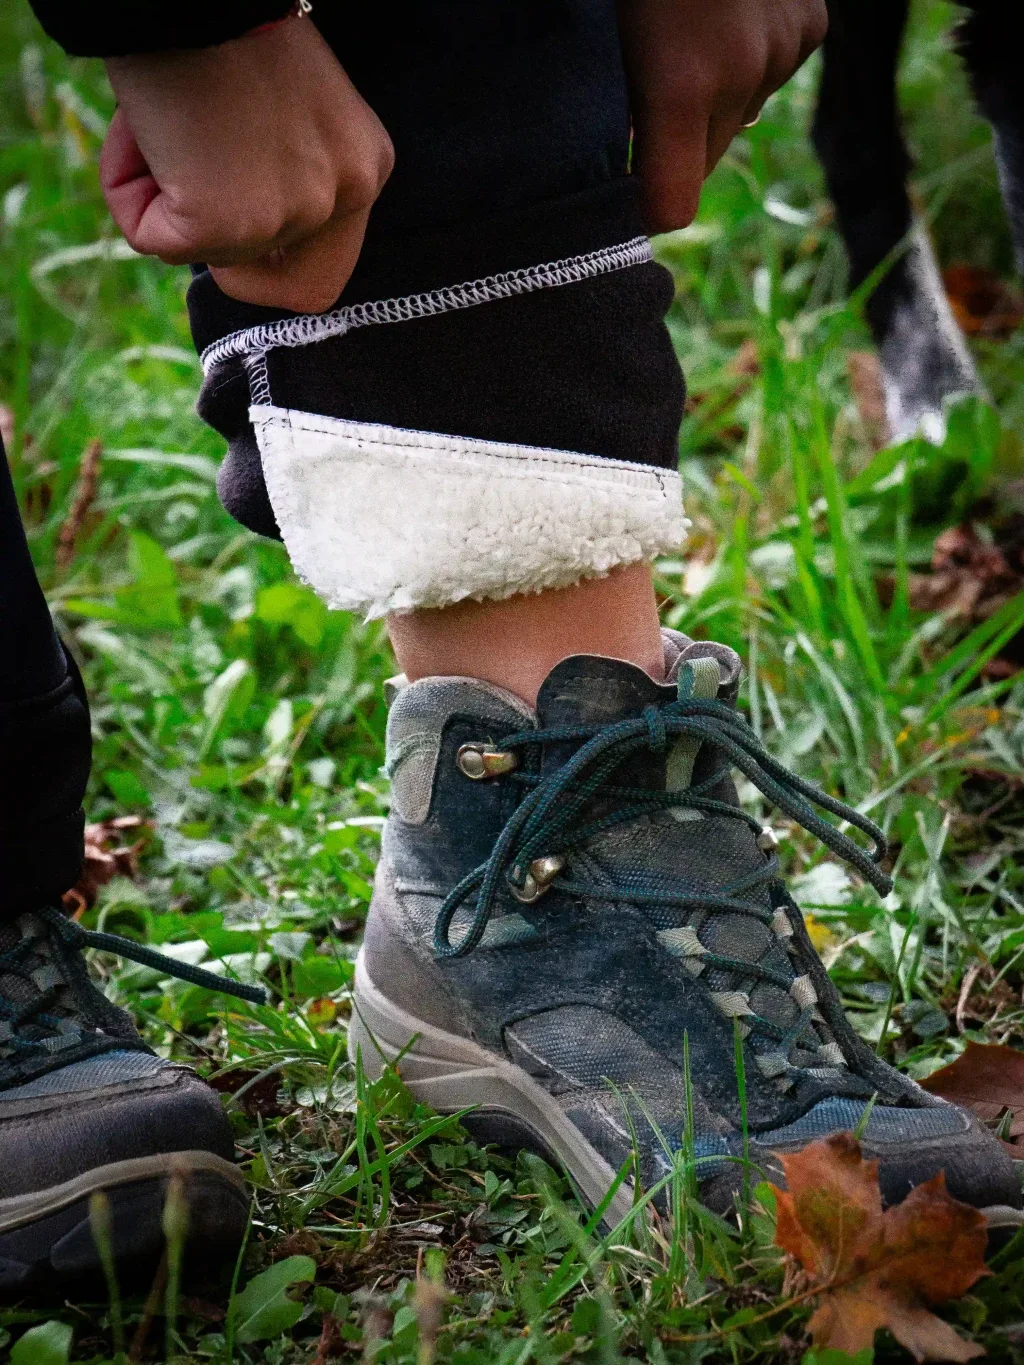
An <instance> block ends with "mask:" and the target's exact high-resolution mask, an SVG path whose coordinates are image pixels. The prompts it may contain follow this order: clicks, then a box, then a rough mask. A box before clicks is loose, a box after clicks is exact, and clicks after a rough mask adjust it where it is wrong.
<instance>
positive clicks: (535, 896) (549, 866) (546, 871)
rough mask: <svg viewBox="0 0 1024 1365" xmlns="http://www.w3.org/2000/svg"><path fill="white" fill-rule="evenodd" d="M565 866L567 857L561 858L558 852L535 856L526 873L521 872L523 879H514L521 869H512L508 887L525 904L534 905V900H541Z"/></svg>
mask: <svg viewBox="0 0 1024 1365" xmlns="http://www.w3.org/2000/svg"><path fill="white" fill-rule="evenodd" d="M564 866H565V859H564V858H560V857H559V856H558V854H557V853H549V854H547V855H545V857H543V858H534V860H533V862H532V863H531V864H530V866H529V868H528V869H527V872H526V875H525V876H522V874H521V872H520V877H521V880H518V881H516V880H514V878H515V875H516V873H517V872H519V869H518V868H513V869H512V872H511V873H510V874H509V878H508V889H509V890H510V891H511V892H512V894H513V896H515V898H516V900H517V901H521V902H522V903H523V905H532V904H533V902H534V901H537V900H540V898H541V896H543V895H544V893H545V892H546V891H549V890H550V889H551V883H552V882H553V881H554V880H555V878H556V877H557V876H558V874H559V872H561V870H562V868H563V867H564Z"/></svg>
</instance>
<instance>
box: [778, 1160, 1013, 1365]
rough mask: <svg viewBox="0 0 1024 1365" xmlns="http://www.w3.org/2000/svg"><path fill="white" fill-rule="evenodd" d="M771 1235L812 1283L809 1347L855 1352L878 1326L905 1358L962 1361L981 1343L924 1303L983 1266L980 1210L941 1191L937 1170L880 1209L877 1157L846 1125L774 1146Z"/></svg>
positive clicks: (944, 1295) (968, 1280) (937, 1299)
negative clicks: (789, 1150) (777, 1170)
mask: <svg viewBox="0 0 1024 1365" xmlns="http://www.w3.org/2000/svg"><path fill="white" fill-rule="evenodd" d="M779 1160H780V1161H781V1163H782V1166H783V1169H784V1171H785V1173H786V1184H787V1187H788V1188H787V1189H786V1190H779V1189H776V1191H775V1197H776V1203H777V1208H778V1222H777V1226H776V1232H775V1240H776V1243H777V1244H778V1245H779V1246H780V1247H782V1249H783V1250H784V1251H786V1252H788V1253H789V1254H790V1255H791V1256H793V1257H794V1258H795V1259H796V1260H797V1261H798V1262H799V1263H800V1265H801V1267H802V1268H803V1270H804V1273H805V1274H806V1275H807V1276H808V1278H809V1280H810V1282H811V1287H812V1288H820V1291H821V1292H820V1297H819V1299H818V1307H817V1310H816V1311H815V1313H814V1316H813V1317H812V1318H811V1320H810V1322H809V1324H808V1330H809V1331H810V1333H811V1335H812V1337H813V1339H814V1344H815V1346H820V1347H826V1348H830V1349H832V1350H838V1351H846V1352H847V1353H848V1354H849V1355H856V1354H857V1352H858V1351H863V1350H866V1349H867V1348H869V1347H871V1346H872V1345H873V1344H874V1340H875V1333H876V1331H878V1329H879V1328H880V1327H886V1328H888V1330H889V1331H890V1332H891V1333H892V1334H893V1336H894V1337H895V1338H896V1340H897V1341H898V1342H900V1344H901V1345H902V1346H905V1347H906V1349H907V1350H908V1351H909V1352H910V1353H911V1355H912V1356H913V1357H914V1359H915V1360H948V1361H965V1360H972V1359H974V1357H975V1356H979V1355H984V1350H983V1348H982V1347H980V1346H977V1345H975V1344H974V1343H972V1342H969V1341H964V1339H963V1338H962V1337H960V1336H958V1335H957V1333H956V1332H954V1330H953V1328H952V1327H950V1326H949V1324H948V1323H946V1322H943V1321H942V1319H941V1318H938V1317H936V1316H935V1314H934V1313H932V1312H931V1308H932V1307H934V1306H935V1305H936V1304H939V1303H944V1302H945V1301H946V1300H947V1299H955V1298H959V1297H960V1296H961V1295H962V1294H966V1292H967V1291H968V1289H970V1288H971V1286H972V1285H973V1284H974V1283H975V1282H976V1281H977V1280H979V1279H980V1278H981V1276H983V1275H987V1274H988V1273H989V1272H988V1271H987V1270H986V1268H985V1261H984V1254H985V1247H986V1243H987V1240H988V1233H987V1228H986V1224H985V1218H984V1215H983V1214H981V1213H979V1212H978V1210H977V1209H974V1208H971V1207H970V1206H969V1205H967V1204H961V1203H960V1202H959V1201H958V1200H956V1199H953V1198H951V1197H950V1195H949V1194H948V1193H947V1191H946V1179H945V1176H944V1175H943V1174H942V1173H941V1172H940V1173H939V1174H938V1175H937V1176H935V1178H934V1179H933V1180H929V1181H927V1182H926V1183H925V1184H923V1185H918V1186H917V1188H916V1189H913V1190H911V1192H910V1194H909V1195H908V1196H907V1197H906V1199H904V1201H903V1202H902V1204H897V1205H895V1206H894V1207H893V1208H889V1209H885V1210H883V1208H882V1196H881V1193H880V1191H879V1188H878V1162H877V1161H865V1160H864V1158H863V1156H862V1155H861V1150H860V1143H859V1142H858V1141H857V1140H856V1138H854V1137H853V1135H852V1134H850V1133H838V1134H836V1135H835V1136H834V1137H830V1138H827V1139H826V1140H825V1141H823V1142H813V1143H811V1144H810V1146H808V1147H805V1148H804V1149H803V1151H802V1152H796V1153H793V1154H792V1155H782V1154H781V1153H780V1155H779Z"/></svg>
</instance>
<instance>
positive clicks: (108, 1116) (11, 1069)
mask: <svg viewBox="0 0 1024 1365" xmlns="http://www.w3.org/2000/svg"><path fill="white" fill-rule="evenodd" d="M90 947H91V948H100V949H103V950H105V951H109V952H115V953H119V954H120V955H121V956H122V957H126V958H130V959H132V960H134V961H136V962H142V963H144V964H145V965H148V966H152V967H157V968H158V969H159V970H160V971H161V972H162V974H163V975H166V976H178V977H181V978H183V979H185V980H188V981H192V982H195V983H196V984H201V985H205V986H207V987H210V988H211V989H213V990H219V991H225V992H227V993H229V994H233V995H239V996H242V997H244V998H246V999H250V1000H257V999H262V998H263V992H262V990H260V989H258V988H255V987H249V986H244V985H241V984H239V983H237V982H234V981H226V980H223V979H221V978H219V977H216V976H213V975H211V974H210V973H209V972H206V971H203V970H202V969H201V968H198V967H192V966H189V965H188V964H187V963H181V962H176V961H172V960H171V959H169V958H166V957H163V956H162V955H161V954H159V953H155V952H152V951H151V950H149V949H147V948H145V947H143V946H141V945H140V944H137V943H133V942H131V941H129V940H127V939H122V938H119V937H117V936H116V935H114V934H104V933H95V932H91V931H89V930H85V929H82V928H80V927H79V926H78V925H77V924H75V923H74V922H73V921H71V920H69V919H67V918H66V917H65V916H64V915H63V914H62V913H61V911H59V910H58V909H56V908H55V907H52V906H51V907H43V908H41V909H39V910H36V911H30V912H26V913H24V914H21V915H18V916H17V917H16V918H13V919H11V920H9V921H6V922H3V923H0V1295H3V1296H5V1297H6V1296H8V1295H10V1294H12V1293H16V1294H19V1295H20V1294H21V1293H22V1292H23V1291H24V1290H25V1289H27V1288H28V1287H29V1286H30V1285H32V1284H34V1283H38V1282H42V1283H45V1284H47V1285H52V1283H53V1280H54V1278H55V1277H74V1278H75V1279H78V1278H79V1277H81V1276H82V1275H88V1274H89V1273H90V1272H96V1273H98V1272H99V1270H100V1268H101V1267H102V1265H103V1252H102V1250H101V1247H100V1245H99V1244H98V1240H97V1238H98V1237H99V1239H100V1240H101V1241H102V1240H103V1238H104V1236H105V1237H106V1240H107V1245H108V1248H109V1252H110V1255H111V1256H112V1258H113V1260H114V1261H115V1262H116V1263H117V1265H118V1267H119V1271H120V1273H121V1275H122V1277H124V1278H125V1279H127V1278H129V1277H131V1278H132V1279H138V1277H139V1276H146V1275H151V1274H152V1273H153V1271H154V1270H155V1268H156V1266H157V1263H158V1262H159V1259H160V1256H161V1253H162V1252H163V1249H164V1222H165V1218H164V1213H165V1205H166V1202H167V1196H168V1191H169V1189H170V1187H171V1182H172V1181H173V1180H174V1178H175V1177H177V1178H178V1180H179V1182H180V1187H181V1198H182V1200H183V1209H182V1213H181V1215H180V1217H181V1218H183V1219H184V1222H185V1224H187V1226H185V1227H184V1228H183V1233H184V1239H185V1244H186V1250H187V1257H188V1260H187V1262H186V1264H194V1263H195V1261H196V1260H197V1259H215V1260H218V1261H221V1262H225V1261H226V1262H227V1264H229V1265H230V1263H231V1262H232V1261H233V1260H234V1257H235V1255H236V1254H237V1251H238V1247H239V1245H240V1243H241V1241H242V1238H243V1236H244V1233H245V1228H246V1223H247V1221H248V1209H249V1198H248V1193H247V1188H246V1183H245V1179H244V1177H243V1175H242V1173H241V1171H240V1170H239V1169H238V1167H237V1166H236V1165H235V1164H234V1161H233V1156H234V1144H233V1142H232V1138H231V1129H230V1127H229V1125H228V1121H227V1117H226V1115H225V1114H224V1111H223V1109H222V1108H221V1103H220V1098H219V1096H218V1095H217V1094H216V1093H215V1092H214V1091H213V1090H211V1088H210V1087H209V1086H208V1085H206V1083H205V1082H204V1081H202V1080H201V1079H200V1078H199V1076H197V1075H196V1073H195V1072H194V1071H192V1070H191V1069H190V1068H189V1067H187V1066H182V1065H179V1064H177V1063H175V1062H169V1061H166V1060H165V1059H164V1058H162V1057H158V1056H156V1055H154V1053H153V1052H152V1050H151V1049H150V1048H148V1047H147V1046H146V1045H145V1043H144V1042H143V1041H142V1039H141V1038H140V1037H139V1035H138V1033H137V1032H136V1030H135V1026H134V1025H133V1023H132V1021H131V1019H130V1018H129V1016H128V1015H127V1014H126V1013H125V1011H124V1010H121V1009H118V1008H117V1007H116V1006H114V1005H112V1004H111V1003H110V1002H109V1001H108V1000H107V999H106V998H105V997H104V996H103V995H102V994H101V993H100V991H99V990H97V988H96V987H95V986H94V985H93V983H92V981H91V980H90V978H89V974H88V970H87V968H86V964H85V961H84V959H83V957H82V949H84V948H90ZM96 1196H101V1200H100V1205H99V1207H98V1208H97V1205H96V1204H95V1202H94V1200H95V1197H96ZM98 1219H99V1221H97V1220H98ZM104 1223H105V1224H106V1232H105V1233H104V1231H103V1224H104Z"/></svg>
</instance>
